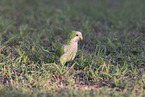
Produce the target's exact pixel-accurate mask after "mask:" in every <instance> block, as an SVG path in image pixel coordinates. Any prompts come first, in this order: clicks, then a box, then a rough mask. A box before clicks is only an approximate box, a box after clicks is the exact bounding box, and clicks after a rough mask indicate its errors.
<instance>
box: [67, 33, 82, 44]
mask: <svg viewBox="0 0 145 97" xmlns="http://www.w3.org/2000/svg"><path fill="white" fill-rule="evenodd" d="M81 40H83V37H82V33H81V32H79V31H72V32H71V34H70V35H69V38H68V39H67V43H72V42H78V41H81Z"/></svg>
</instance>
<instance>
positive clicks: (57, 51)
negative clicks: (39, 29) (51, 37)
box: [55, 45, 65, 57]
mask: <svg viewBox="0 0 145 97" xmlns="http://www.w3.org/2000/svg"><path fill="white" fill-rule="evenodd" d="M55 53H56V55H57V56H58V57H60V56H61V55H63V54H64V53H65V52H64V45H62V46H60V47H59V48H58V49H56V51H55Z"/></svg>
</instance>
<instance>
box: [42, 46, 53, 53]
mask: <svg viewBox="0 0 145 97" xmlns="http://www.w3.org/2000/svg"><path fill="white" fill-rule="evenodd" d="M42 50H43V51H44V52H47V53H51V52H55V51H54V50H50V51H48V50H45V49H44V48H43V47H42Z"/></svg>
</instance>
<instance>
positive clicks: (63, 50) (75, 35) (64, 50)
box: [55, 31, 83, 65]
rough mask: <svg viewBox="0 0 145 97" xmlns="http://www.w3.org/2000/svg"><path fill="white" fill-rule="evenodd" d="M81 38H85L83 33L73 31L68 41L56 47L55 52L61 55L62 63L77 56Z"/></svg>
mask: <svg viewBox="0 0 145 97" xmlns="http://www.w3.org/2000/svg"><path fill="white" fill-rule="evenodd" d="M81 40H83V37H82V33H81V32H79V31H72V32H71V33H70V35H69V37H68V39H67V41H66V43H65V44H63V45H62V46H60V47H59V48H58V49H56V51H55V53H56V55H57V56H58V57H59V61H60V63H61V64H62V65H64V64H65V63H66V62H68V61H72V60H73V59H74V58H75V56H76V53H77V49H78V41H81Z"/></svg>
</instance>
